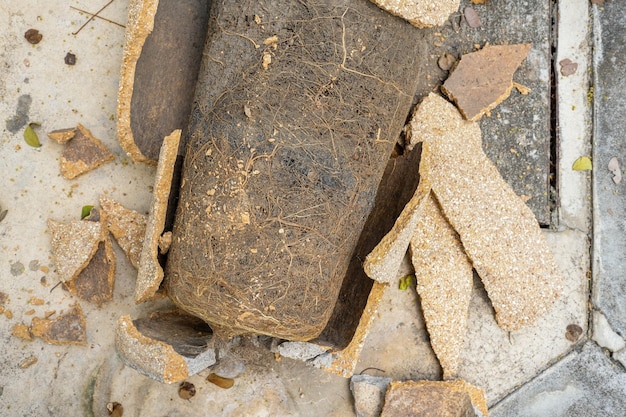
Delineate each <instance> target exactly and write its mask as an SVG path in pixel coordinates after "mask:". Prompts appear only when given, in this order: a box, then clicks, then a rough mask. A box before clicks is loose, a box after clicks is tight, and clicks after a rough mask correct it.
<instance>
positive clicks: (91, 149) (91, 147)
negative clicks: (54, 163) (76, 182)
mask: <svg viewBox="0 0 626 417" xmlns="http://www.w3.org/2000/svg"><path fill="white" fill-rule="evenodd" d="M114 159H115V155H113V154H112V153H111V151H110V150H109V149H108V148H107V147H106V146H104V144H103V143H102V142H101V141H100V140H99V139H97V138H95V137H94V136H93V135H92V134H91V132H90V131H89V130H87V129H86V128H85V127H84V126H83V125H81V124H79V125H78V126H77V127H76V133H75V135H74V137H73V138H72V140H70V141H69V142H67V144H66V145H65V148H64V149H63V153H62V155H61V173H62V174H63V176H64V177H65V178H67V179H68V180H71V179H73V178H76V177H77V176H79V175H81V174H84V173H86V172H89V171H92V170H94V169H96V168H98V167H99V166H100V165H102V164H104V163H105V162H109V161H112V160H114Z"/></svg>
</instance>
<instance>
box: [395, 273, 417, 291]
mask: <svg viewBox="0 0 626 417" xmlns="http://www.w3.org/2000/svg"><path fill="white" fill-rule="evenodd" d="M414 281H415V275H412V274H411V275H406V276H404V277H402V278H400V283H399V284H398V289H400V290H401V291H406V290H408V289H409V287H410V286H411V285H412V284H413V282H414Z"/></svg>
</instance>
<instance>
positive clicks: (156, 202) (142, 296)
mask: <svg viewBox="0 0 626 417" xmlns="http://www.w3.org/2000/svg"><path fill="white" fill-rule="evenodd" d="M180 133H181V131H180V130H175V131H174V132H173V133H172V134H171V135H169V136H167V137H165V139H164V140H163V145H162V146H161V153H160V155H159V163H158V165H157V172H156V179H155V182H154V192H153V194H152V202H151V205H150V215H149V216H148V224H147V226H146V234H145V240H144V242H143V248H142V250H141V256H140V261H139V272H138V274H137V283H136V284H135V302H137V303H141V302H144V301H146V300H148V299H150V298H152V297H153V296H154V295H155V294H156V292H157V291H158V290H159V287H160V285H161V281H163V268H162V267H161V265H160V264H159V259H158V258H159V240H160V237H161V235H162V234H163V232H164V230H163V228H164V227H165V216H166V214H167V203H168V200H169V197H170V189H171V185H172V176H173V175H174V164H175V163H176V155H177V153H178V144H179V143H180Z"/></svg>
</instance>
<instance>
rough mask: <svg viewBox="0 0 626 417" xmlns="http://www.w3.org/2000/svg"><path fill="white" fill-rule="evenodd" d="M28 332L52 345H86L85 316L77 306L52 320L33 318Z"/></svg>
mask: <svg viewBox="0 0 626 417" xmlns="http://www.w3.org/2000/svg"><path fill="white" fill-rule="evenodd" d="M30 332H31V333H32V335H33V336H35V337H39V338H41V339H43V341H44V342H46V343H50V344H53V345H79V346H85V345H87V331H86V329H85V316H84V315H83V311H82V309H81V308H80V305H78V304H77V305H76V307H74V308H73V309H72V310H70V311H69V312H68V313H66V314H63V315H61V316H59V317H57V318H56V319H54V320H49V319H41V318H39V317H35V318H33V322H32V324H31V327H30Z"/></svg>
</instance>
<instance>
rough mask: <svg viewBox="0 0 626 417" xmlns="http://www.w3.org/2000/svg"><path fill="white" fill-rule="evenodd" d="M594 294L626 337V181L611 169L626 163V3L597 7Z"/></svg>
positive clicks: (595, 11)
mask: <svg viewBox="0 0 626 417" xmlns="http://www.w3.org/2000/svg"><path fill="white" fill-rule="evenodd" d="M593 11H594V22H593V28H594V51H595V54H594V68H595V71H594V75H595V79H594V88H593V90H590V95H592V98H594V116H595V120H594V146H593V165H594V170H593V190H594V195H593V197H594V199H593V205H594V231H595V238H594V279H593V282H594V295H593V303H594V305H595V307H596V308H598V309H599V310H601V311H602V313H603V314H604V315H605V316H606V318H607V320H608V322H609V324H610V325H611V327H612V328H613V330H615V331H616V332H617V333H618V334H620V335H622V337H624V336H626V262H625V259H624V253H626V221H625V218H624V214H625V212H624V208H625V207H626V188H625V187H626V183H625V182H621V183H620V184H616V183H615V182H614V181H613V175H612V174H611V172H610V171H609V170H608V164H609V161H610V160H611V158H613V157H616V158H617V160H618V162H619V163H620V164H621V167H622V168H621V169H622V170H623V169H625V165H624V164H626V140H624V139H625V138H624V131H625V130H626V118H624V117H623V115H624V114H625V113H626V98H625V97H624V93H623V92H624V91H625V90H626V78H624V66H625V65H626V43H625V42H624V28H625V27H626V5H625V4H624V3H623V2H616V1H610V2H606V3H605V4H604V5H603V6H601V7H600V6H594V8H593Z"/></svg>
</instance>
